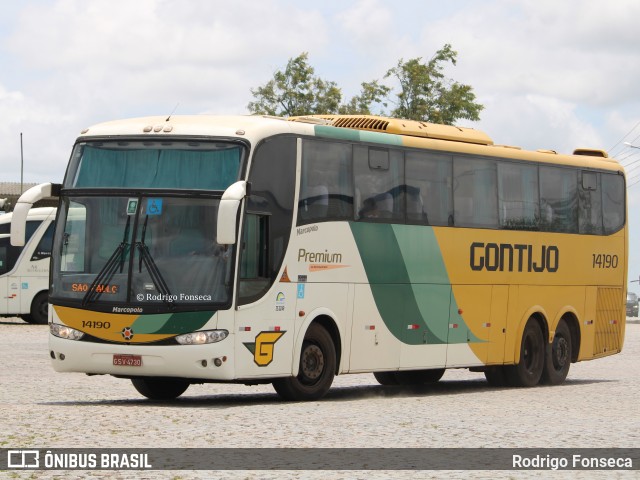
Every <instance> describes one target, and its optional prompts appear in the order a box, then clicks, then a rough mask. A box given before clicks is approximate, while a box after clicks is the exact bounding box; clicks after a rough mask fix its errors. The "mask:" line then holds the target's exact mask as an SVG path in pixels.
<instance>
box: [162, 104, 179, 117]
mask: <svg viewBox="0 0 640 480" xmlns="http://www.w3.org/2000/svg"><path fill="white" fill-rule="evenodd" d="M178 105H180V102H178V103H176V106H175V107H173V110H171V113H170V114H169V116H168V117H167V119H166V120H165V122H168V121H169V120H171V115H173V114H174V113H175V111H176V110H177V109H178Z"/></svg>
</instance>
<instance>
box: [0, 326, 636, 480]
mask: <svg viewBox="0 0 640 480" xmlns="http://www.w3.org/2000/svg"><path fill="white" fill-rule="evenodd" d="M47 334H48V329H47V327H46V326H35V325H28V324H25V323H23V322H22V321H20V320H18V319H0V362H1V363H2V369H0V385H1V389H0V414H1V417H0V447H2V448H81V447H84V448H90V447H91V448H96V447H100V448H112V447H129V448H150V447H191V448H200V447H339V448H343V447H403V448H405V447H544V448H555V447H575V448H589V447H629V448H634V447H640V438H639V432H640V408H639V407H638V404H639V402H640V378H639V376H638V365H639V360H640V324H638V323H637V322H632V323H628V325H627V334H626V340H625V347H624V351H623V353H622V354H619V355H614V356H612V357H607V358H604V359H600V360H596V361H592V362H582V363H578V364H574V365H572V367H571V371H570V373H569V377H568V379H567V382H566V383H565V384H564V385H562V386H558V387H538V388H533V389H495V388H490V387H489V386H488V384H487V383H486V382H485V381H484V376H483V375H482V374H478V373H470V372H468V371H467V370H450V371H447V373H446V374H445V376H444V378H443V380H442V381H441V382H440V383H439V384H437V385H435V386H432V387H429V388H423V389H418V390H416V389H398V388H385V387H381V386H379V385H378V384H377V383H376V381H375V379H374V378H373V376H372V375H364V374H363V375H345V376H341V377H338V378H336V380H335V383H334V387H333V388H332V390H331V391H330V392H329V394H328V395H327V397H326V398H325V399H324V400H322V401H319V402H309V403H284V402H281V401H280V400H279V399H278V397H277V396H276V395H275V393H274V391H273V390H272V388H271V386H269V385H267V386H257V387H246V386H242V385H214V384H209V385H195V386H192V387H190V389H189V390H188V391H187V393H186V394H185V395H184V396H183V397H181V399H180V400H179V401H177V402H175V403H174V404H154V403H152V402H149V401H147V400H145V399H143V398H142V397H141V396H140V395H139V394H138V393H137V392H136V391H135V390H134V389H133V386H132V385H131V384H130V382H129V381H128V380H119V379H116V378H112V377H108V376H97V377H87V376H85V375H82V374H58V373H55V372H54V371H53V369H52V368H51V366H50V365H49V357H48V354H47ZM78 474H79V472H74V473H73V474H72V475H71V478H73V477H77V476H78ZM3 475H4V476H5V477H3V478H13V477H19V478H52V477H56V475H57V476H58V477H59V478H63V477H64V478H69V475H61V474H60V473H57V474H54V473H53V472H29V473H27V472H22V474H21V475H17V474H15V473H14V472H0V477H2V476H3ZM86 475H87V476H90V477H91V478H114V472H108V471H103V472H90V473H87V474H86ZM132 476H137V477H138V478H176V479H177V478H234V479H235V478H251V479H253V478H274V479H275V478H283V477H286V478H317V479H324V478H363V479H370V478H398V477H404V478H445V477H446V478H549V477H551V478H585V479H587V478H589V479H590V478H637V477H638V475H637V471H636V474H634V472H549V471H544V472H539V471H538V472H509V471H502V472H449V473H446V472H408V471H403V472H252V471H242V472H233V471H231V472H180V471H176V472H140V473H137V474H135V473H133V472H123V473H122V474H120V475H119V477H120V478H131V477H132ZM56 478H57V477H56Z"/></svg>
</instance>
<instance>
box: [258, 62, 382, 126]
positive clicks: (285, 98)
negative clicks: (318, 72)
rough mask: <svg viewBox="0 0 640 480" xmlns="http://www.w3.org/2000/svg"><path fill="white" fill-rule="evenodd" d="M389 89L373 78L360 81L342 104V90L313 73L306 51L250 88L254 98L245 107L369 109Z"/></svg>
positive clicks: (288, 112)
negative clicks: (267, 79)
mask: <svg viewBox="0 0 640 480" xmlns="http://www.w3.org/2000/svg"><path fill="white" fill-rule="evenodd" d="M389 92H390V89H389V88H388V87H385V86H384V85H380V84H379V83H378V81H377V80H374V81H372V82H363V83H362V90H361V92H360V94H359V95H356V96H355V97H353V98H352V99H351V100H349V101H348V102H347V103H345V104H341V102H342V91H341V90H340V88H338V86H337V84H336V83H335V82H331V81H327V80H323V79H321V78H319V77H317V76H315V71H314V69H313V67H312V66H311V65H309V63H308V53H307V52H303V53H301V54H300V55H298V56H297V57H295V58H290V59H289V61H288V62H287V66H286V67H285V69H284V71H283V70H278V71H277V72H276V73H275V74H274V75H273V78H272V79H271V80H269V81H268V82H267V83H266V84H265V85H263V86H261V87H258V88H256V89H251V94H252V95H253V98H254V100H253V101H252V102H249V105H248V106H247V108H248V109H249V111H250V112H251V113H256V114H263V115H278V116H298V115H313V114H336V113H341V114H353V115H356V114H360V115H366V114H370V113H371V108H372V107H371V106H372V105H373V104H375V103H381V104H383V105H384V106H386V103H384V100H385V98H386V96H387V95H388V94H389Z"/></svg>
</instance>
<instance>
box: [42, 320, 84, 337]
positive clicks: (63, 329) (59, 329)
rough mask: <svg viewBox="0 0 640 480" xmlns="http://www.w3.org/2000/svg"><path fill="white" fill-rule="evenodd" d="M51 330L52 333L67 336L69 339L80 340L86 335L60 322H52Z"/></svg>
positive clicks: (57, 335)
mask: <svg viewBox="0 0 640 480" xmlns="http://www.w3.org/2000/svg"><path fill="white" fill-rule="evenodd" d="M49 331H50V332H51V335H54V336H56V337H60V338H66V339H67V340H80V339H81V338H82V337H84V333H82V332H81V331H79V330H76V329H75V328H71V327H67V326H66V325H60V324H59V323H50V324H49Z"/></svg>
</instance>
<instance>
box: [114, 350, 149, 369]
mask: <svg viewBox="0 0 640 480" xmlns="http://www.w3.org/2000/svg"><path fill="white" fill-rule="evenodd" d="M113 364H114V365H119V366H123V367H141V366H142V355H125V354H121V353H115V354H114V355H113Z"/></svg>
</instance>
